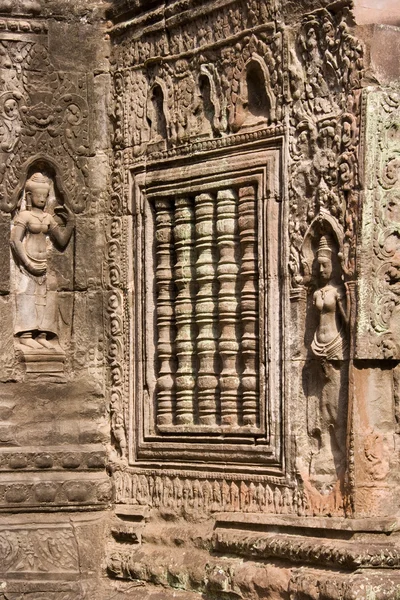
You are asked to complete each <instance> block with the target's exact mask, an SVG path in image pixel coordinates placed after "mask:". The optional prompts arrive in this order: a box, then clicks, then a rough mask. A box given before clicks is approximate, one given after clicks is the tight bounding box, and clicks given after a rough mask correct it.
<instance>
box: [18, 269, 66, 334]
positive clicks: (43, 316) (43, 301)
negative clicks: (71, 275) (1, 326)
mask: <svg viewBox="0 0 400 600" xmlns="http://www.w3.org/2000/svg"><path fill="white" fill-rule="evenodd" d="M48 283H49V281H48V277H47V275H40V276H39V277H36V276H35V275H31V274H30V273H27V272H26V271H25V270H24V269H22V268H21V269H20V270H19V272H18V284H17V289H16V294H15V301H16V319H15V327H14V333H15V335H17V334H20V333H24V332H27V331H36V330H37V331H42V332H47V333H53V334H54V335H57V292H56V291H54V290H49V289H48V288H49V285H48Z"/></svg>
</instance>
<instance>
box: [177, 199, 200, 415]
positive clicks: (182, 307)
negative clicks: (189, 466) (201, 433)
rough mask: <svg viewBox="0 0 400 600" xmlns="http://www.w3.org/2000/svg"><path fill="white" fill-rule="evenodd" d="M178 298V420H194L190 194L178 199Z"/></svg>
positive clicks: (192, 221)
mask: <svg viewBox="0 0 400 600" xmlns="http://www.w3.org/2000/svg"><path fill="white" fill-rule="evenodd" d="M174 244H175V256H176V263H175V269H174V274H175V284H176V288H177V290H178V291H177V296H176V299H175V315H176V339H175V350H176V355H177V359H178V366H177V372H176V423H177V424H178V425H185V424H191V423H193V410H194V402H193V398H194V388H195V376H194V375H195V373H194V365H193V350H194V338H193V336H194V332H193V328H194V302H193V283H194V282H193V269H194V264H193V263H194V257H193V254H194V251H193V245H194V211H193V206H192V201H191V199H190V198H177V199H176V201H175V224H174Z"/></svg>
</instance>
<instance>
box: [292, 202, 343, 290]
mask: <svg viewBox="0 0 400 600" xmlns="http://www.w3.org/2000/svg"><path fill="white" fill-rule="evenodd" d="M322 235H328V236H330V237H331V239H332V240H333V241H334V244H335V246H336V255H337V259H338V266H339V268H340V269H341V270H343V271H344V268H343V267H344V265H343V260H344V257H343V239H344V232H343V229H342V227H341V225H340V224H339V223H338V221H337V220H336V219H335V218H334V217H332V215H331V214H330V213H329V212H328V211H325V210H324V209H321V210H320V212H319V213H318V215H317V216H316V217H315V218H314V219H313V221H312V222H311V223H310V225H309V227H308V229H307V231H306V234H305V236H304V242H303V244H302V247H301V264H302V275H303V284H305V285H309V284H312V281H313V279H314V281H315V277H316V274H315V272H314V271H315V257H316V253H317V250H318V242H319V240H320V238H321V236H322Z"/></svg>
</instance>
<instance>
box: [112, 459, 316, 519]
mask: <svg viewBox="0 0 400 600" xmlns="http://www.w3.org/2000/svg"><path fill="white" fill-rule="evenodd" d="M113 483H114V494H115V501H116V502H117V503H122V504H132V505H137V506H149V507H153V508H156V509H160V510H161V509H164V510H169V511H172V512H175V513H177V514H181V513H187V512H191V513H194V514H195V515H202V514H210V513H216V512H221V511H223V512H231V511H233V512H235V511H242V512H255V513H257V512H258V513H265V514H299V515H312V514H316V511H315V507H314V508H313V507H312V505H311V503H310V500H309V498H308V497H307V494H306V492H305V491H304V490H302V489H300V488H295V489H293V488H289V487H288V486H284V485H282V484H279V483H277V482H273V481H270V482H265V478H262V477H259V478H257V477H255V478H254V480H253V481H251V480H249V479H246V480H244V479H243V478H241V477H240V476H236V477H232V476H231V477H227V478H226V479H224V478H222V477H221V478H220V479H217V478H215V477H213V478H209V477H205V476H204V474H203V475H202V474H200V473H199V474H197V476H196V474H189V473H188V474H186V475H184V474H182V473H178V472H175V473H174V472H171V473H169V474H168V475H162V474H159V473H157V472H151V473H147V472H146V473H145V472H140V471H139V472H131V471H128V470H117V471H115V472H114V475H113Z"/></svg>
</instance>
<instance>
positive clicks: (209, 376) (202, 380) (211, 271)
mask: <svg viewBox="0 0 400 600" xmlns="http://www.w3.org/2000/svg"><path fill="white" fill-rule="evenodd" d="M195 213H196V252H197V260H196V280H197V294H196V322H197V327H198V334H197V356H198V361H199V362H198V365H199V366H198V377H197V402H198V406H197V409H198V418H199V422H200V424H202V425H215V423H216V414H217V389H218V376H217V373H216V350H217V339H216V338H217V335H216V321H217V314H216V308H217V304H216V280H215V236H214V228H215V200H214V197H213V196H212V195H211V194H200V195H199V196H197V197H196V199H195Z"/></svg>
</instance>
